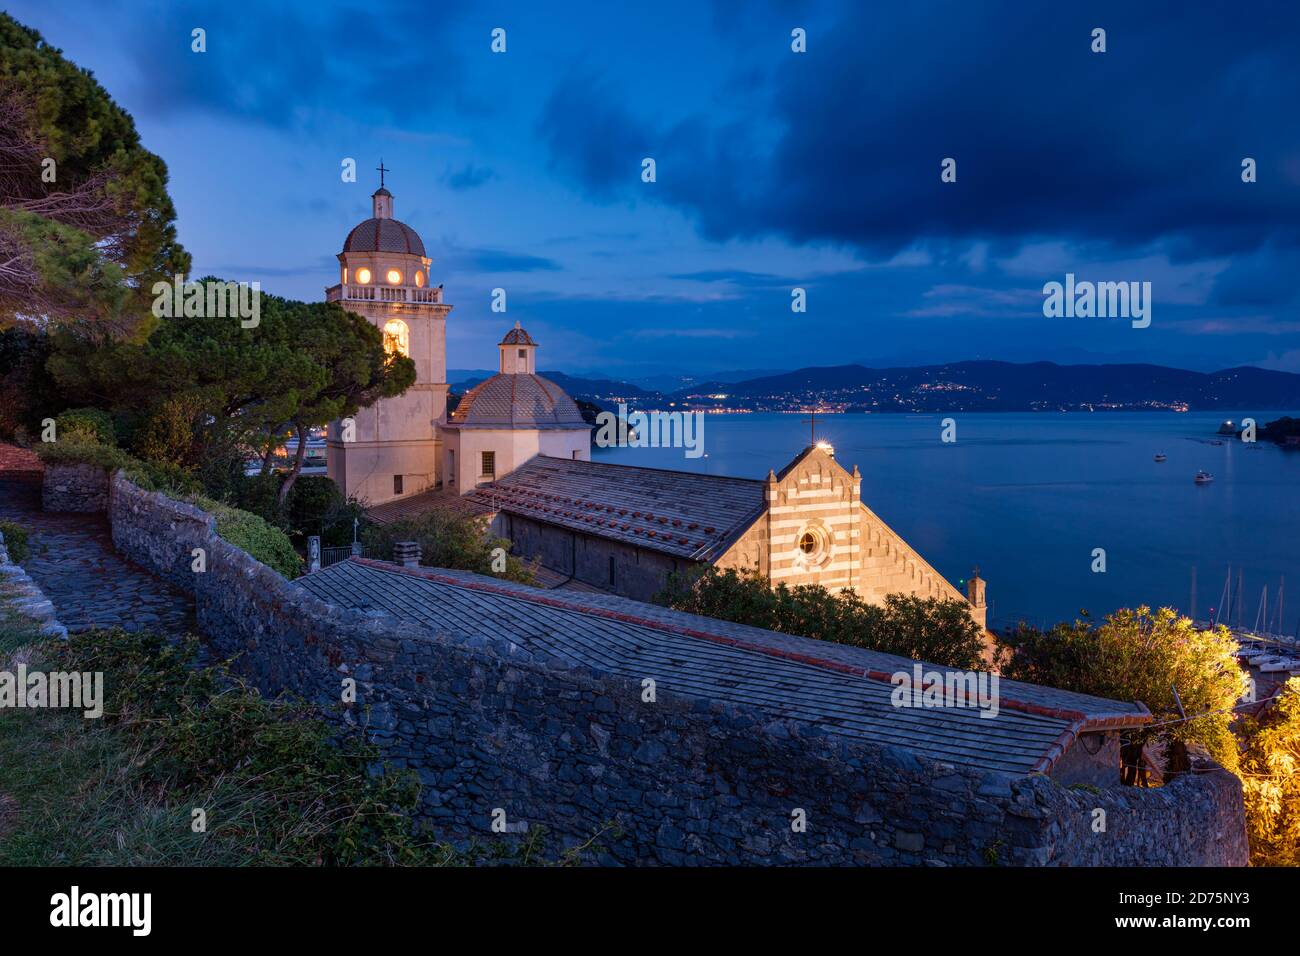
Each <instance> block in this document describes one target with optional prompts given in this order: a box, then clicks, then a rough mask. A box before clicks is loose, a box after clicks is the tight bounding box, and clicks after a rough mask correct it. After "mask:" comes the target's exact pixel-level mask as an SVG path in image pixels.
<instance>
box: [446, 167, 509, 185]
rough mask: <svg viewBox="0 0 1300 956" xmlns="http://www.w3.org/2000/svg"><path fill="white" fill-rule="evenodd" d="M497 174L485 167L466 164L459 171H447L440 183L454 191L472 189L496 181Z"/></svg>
mask: <svg viewBox="0 0 1300 956" xmlns="http://www.w3.org/2000/svg"><path fill="white" fill-rule="evenodd" d="M496 176H497V174H496V173H495V172H493V171H492V170H491V169H489V168H488V167H486V166H475V165H474V164H473V163H466V164H465V165H464V166H462V167H461V168H460V169H454V170H453V169H449V170H447V172H446V173H444V174H443V177H442V181H443V182H444V183H446V184H447V185H448V186H449V187H450V188H452V189H455V190H458V191H459V190H465V189H474V188H476V187H478V186H482V185H483V184H484V183H488V182H490V181H492V180H493V179H496Z"/></svg>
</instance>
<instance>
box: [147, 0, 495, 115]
mask: <svg viewBox="0 0 1300 956" xmlns="http://www.w3.org/2000/svg"><path fill="white" fill-rule="evenodd" d="M464 8H465V4H463V3H456V2H451V3H439V4H438V5H437V6H436V8H431V7H429V5H427V4H423V3H419V2H416V0H393V2H389V3H385V4H382V5H360V4H357V5H353V4H344V5H339V6H332V5H330V4H312V5H310V6H307V5H304V6H298V7H295V6H293V5H290V4H263V5H244V4H226V3H178V4H166V5H155V6H154V8H153V10H152V13H151V15H150V16H147V17H140V18H137V19H136V20H135V26H134V30H133V34H132V38H131V41H130V45H131V54H132V55H133V57H134V59H135V61H136V66H137V70H138V73H139V76H140V80H141V85H140V89H139V90H138V91H136V92H137V96H136V101H137V102H138V103H140V104H141V106H142V107H143V108H144V109H145V110H149V111H152V112H155V113H159V114H170V113H177V112H183V111H194V110H199V111H207V112H213V113H220V114H226V115H228V116H231V117H236V118H239V119H243V120H249V119H251V120H256V121H259V122H262V123H266V124H269V125H271V126H275V127H284V128H292V127H295V126H299V125H302V124H304V123H307V122H310V121H311V120H313V119H319V118H322V117H329V116H337V115H340V114H350V115H354V116H355V117H356V118H357V119H358V120H360V121H362V122H365V123H374V122H379V121H410V120H412V119H415V118H420V117H423V116H427V115H429V114H430V113H431V112H432V111H434V110H435V109H436V108H438V107H441V106H446V105H455V106H457V107H460V108H466V109H469V110H482V109H486V108H488V104H486V103H483V102H479V101H477V100H476V98H475V96H474V94H473V91H472V88H471V87H469V86H468V85H467V84H462V82H461V80H462V79H463V74H464V71H465V62H464V60H463V58H462V57H461V55H460V54H459V53H458V48H457V46H456V45H455V44H450V43H434V42H429V38H428V35H427V33H426V32H425V31H424V30H422V29H421V28H422V27H431V26H433V21H434V20H436V25H437V28H438V30H439V31H440V32H441V33H442V34H443V35H445V34H446V33H447V32H448V31H450V30H452V29H455V28H456V27H457V26H458V24H459V22H460V20H461V18H462V14H463V11H464ZM196 28H201V29H203V30H204V31H206V45H207V50H206V52H204V53H196V52H193V51H192V49H191V34H192V31H193V30H194V29H196ZM431 76H436V77H437V78H438V79H437V82H432V83H431V82H428V81H427V80H428V78H429V77H431Z"/></svg>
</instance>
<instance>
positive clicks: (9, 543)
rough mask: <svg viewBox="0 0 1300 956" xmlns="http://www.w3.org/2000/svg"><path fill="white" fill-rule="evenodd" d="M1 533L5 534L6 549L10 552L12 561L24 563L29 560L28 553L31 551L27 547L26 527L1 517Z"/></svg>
mask: <svg viewBox="0 0 1300 956" xmlns="http://www.w3.org/2000/svg"><path fill="white" fill-rule="evenodd" d="M0 535H3V536H4V539H5V550H6V551H8V552H9V560H10V561H12V562H13V563H14V564H22V563H23V562H24V561H26V560H27V555H28V554H30V553H31V552H30V550H29V549H28V547H27V529H26V528H24V527H23V526H22V525H20V524H15V523H14V522H12V521H6V520H5V519H4V518H0Z"/></svg>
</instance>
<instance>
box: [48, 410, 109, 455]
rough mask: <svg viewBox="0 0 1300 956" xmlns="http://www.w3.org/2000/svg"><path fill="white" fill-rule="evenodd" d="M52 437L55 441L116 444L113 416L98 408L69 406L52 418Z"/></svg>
mask: <svg viewBox="0 0 1300 956" xmlns="http://www.w3.org/2000/svg"><path fill="white" fill-rule="evenodd" d="M54 438H55V441H56V442H62V441H69V442H73V443H76V442H83V443H90V442H98V443H99V444H101V445H108V446H110V447H114V446H116V445H117V432H116V430H115V429H114V428H113V416H112V415H110V414H109V413H108V412H106V411H104V410H103V409H99V408H70V409H68V410H67V411H65V412H60V413H59V415H58V417H57V418H55V419H54Z"/></svg>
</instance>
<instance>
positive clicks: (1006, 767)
mask: <svg viewBox="0 0 1300 956" xmlns="http://www.w3.org/2000/svg"><path fill="white" fill-rule="evenodd" d="M294 583H295V584H297V585H298V586H300V587H302V588H304V589H305V590H307V591H309V592H311V593H312V594H313V595H315V596H316V597H318V598H320V599H321V600H323V601H326V602H327V603H331V604H334V605H336V606H341V607H347V608H355V609H383V610H386V611H388V612H390V613H392V614H394V615H395V616H397V617H398V618H400V619H402V620H404V621H407V622H412V623H416V624H419V625H424V626H426V627H428V628H429V629H430V630H431V631H432V632H442V633H449V632H451V633H457V634H460V635H464V636H469V637H472V636H491V637H494V638H501V637H506V638H508V639H509V640H510V641H512V642H514V643H515V644H517V645H518V646H519V647H520V648H521V649H523V650H524V651H536V652H539V653H544V654H546V655H549V656H552V657H558V658H560V659H562V660H564V661H567V662H569V663H571V664H573V665H575V666H583V667H588V668H590V669H591V670H593V671H595V672H598V673H602V674H607V675H614V676H619V677H623V678H628V679H631V680H634V681H637V682H639V681H641V680H642V679H644V678H646V677H652V678H654V679H655V681H656V685H657V687H658V689H659V690H660V691H661V692H663V693H669V694H681V695H684V696H687V697H693V698H697V699H699V698H703V699H706V700H710V701H715V700H716V701H727V702H731V703H734V704H740V705H748V706H750V707H753V708H757V709H758V710H759V711H761V712H765V713H767V714H769V715H771V717H773V718H782V719H788V720H793V721H799V722H804V723H808V724H814V725H816V726H817V727H820V728H821V729H822V730H824V731H825V732H827V733H829V734H833V735H841V736H844V737H849V738H857V739H863V740H869V741H872V742H874V743H877V744H884V745H892V746H897V747H902V748H905V749H907V750H910V751H912V752H914V753H916V754H919V755H922V756H925V757H929V758H933V759H937V760H942V761H947V762H949V763H953V764H961V765H965V766H971V767H978V768H983V769H986V770H995V771H1001V772H1004V773H1011V774H1027V773H1032V772H1046V771H1048V770H1049V769H1050V768H1051V767H1052V765H1053V764H1054V763H1055V762H1056V760H1057V759H1059V758H1060V756H1061V755H1062V754H1063V753H1065V752H1066V750H1068V749H1069V747H1070V746H1071V744H1072V743H1073V742H1074V740H1075V739H1076V738H1077V736H1078V734H1080V733H1082V732H1085V731H1089V730H1103V729H1115V728H1124V727H1136V726H1140V725H1142V724H1144V723H1147V722H1149V721H1150V720H1151V715H1150V714H1149V713H1148V712H1147V710H1146V708H1144V707H1143V706H1142V705H1141V704H1131V703H1130V704H1125V703H1120V702H1118V701H1113V700H1105V699H1103V698H1099V697H1090V696H1088V695H1084V694H1075V693H1071V692H1068V691H1061V690H1055V689H1053V688H1049V687H1040V686H1036V685H1033V684H1023V683H1019V682H1017V681H1009V680H1005V681H1002V682H1001V685H1000V695H999V697H1000V699H999V703H1000V712H999V714H998V716H997V717H995V718H991V719H990V718H981V717H980V716H979V713H980V712H979V710H978V709H977V708H974V707H970V708H963V707H947V708H905V707H895V706H893V705H892V704H891V702H890V694H891V692H892V690H893V687H892V685H891V683H890V680H889V677H890V675H891V674H894V673H897V672H899V671H906V672H908V673H911V672H912V668H913V665H914V664H915V663H916V662H914V661H911V660H909V659H907V658H903V657H896V656H894V655H891V654H881V653H878V652H875V651H868V650H864V649H862V648H855V647H847V646H844V645H839V644H830V643H827V642H823V641H814V640H810V639H808V638H802V637H794V636H791V635H788V634H778V633H776V632H773V631H765V630H762V629H759V628H753V627H747V626H745V625H741V624H732V623H730V622H727V621H718V620H714V619H712V618H706V617H700V616H697V615H693V614H683V613H681V612H678V611H672V610H669V609H667V608H660V607H655V606H653V605H647V604H642V603H640V602H638V601H632V600H629V599H627V598H620V597H615V596H613V595H589V594H579V593H572V592H556V591H542V590H539V589H537V588H530V587H526V586H524V585H518V584H512V583H510V582H504V581H500V580H497V579H494V578H488V577H483V576H481V575H476V574H470V573H468V572H463V571H450V570H443V569H432V568H420V569H407V568H400V567H397V566H396V565H391V564H384V563H381V562H378V561H369V560H365V559H357V558H353V559H351V560H348V561H345V562H343V563H341V564H336V565H332V566H331V567H328V568H326V569H324V570H323V571H318V572H316V573H314V574H309V575H307V576H305V577H302V578H298V579H297V581H295V582H294ZM923 666H924V668H925V670H926V671H931V670H937V671H940V672H946V671H947V670H948V668H943V667H938V666H936V665H930V664H925V665H923Z"/></svg>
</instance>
